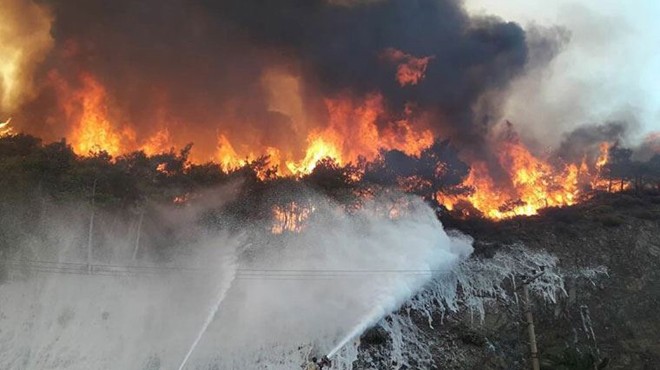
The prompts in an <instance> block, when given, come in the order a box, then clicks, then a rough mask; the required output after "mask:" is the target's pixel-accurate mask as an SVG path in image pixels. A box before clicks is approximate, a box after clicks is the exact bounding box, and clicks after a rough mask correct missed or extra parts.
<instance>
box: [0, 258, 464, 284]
mask: <svg viewBox="0 0 660 370" xmlns="http://www.w3.org/2000/svg"><path fill="white" fill-rule="evenodd" d="M5 265H6V266H7V267H9V268H10V269H13V270H24V271H25V270H26V271H33V272H41V273H63V274H77V275H100V276H137V275H159V274H163V273H168V272H173V271H183V272H195V273H213V272H215V271H216V270H213V269H209V268H205V269H203V268H194V267H186V266H137V265H135V266H121V265H106V264H87V263H80V262H55V261H36V260H8V261H6V262H5ZM451 273H452V272H451V271H446V270H430V269H428V270H412V269H409V270H403V269H402V270H391V269H390V270H387V269H380V270H366V269H365V270H346V269H343V270H339V269H326V270H324V269H317V270H311V269H254V268H239V269H237V270H236V275H235V278H236V279H243V280H333V279H338V278H363V277H365V276H367V277H368V276H383V275H384V276H391V275H407V276H437V275H445V274H451Z"/></svg>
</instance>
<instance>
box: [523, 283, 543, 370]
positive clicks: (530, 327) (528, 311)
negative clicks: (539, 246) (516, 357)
mask: <svg viewBox="0 0 660 370" xmlns="http://www.w3.org/2000/svg"><path fill="white" fill-rule="evenodd" d="M529 283H530V282H529V281H527V282H523V287H522V289H523V296H524V298H525V302H524V304H525V320H526V321H527V322H526V324H527V332H528V334H529V350H530V355H531V357H532V370H540V369H541V366H540V364H539V350H538V348H537V347H536V333H534V317H533V316H532V305H531V303H530V300H529V288H528V284H529Z"/></svg>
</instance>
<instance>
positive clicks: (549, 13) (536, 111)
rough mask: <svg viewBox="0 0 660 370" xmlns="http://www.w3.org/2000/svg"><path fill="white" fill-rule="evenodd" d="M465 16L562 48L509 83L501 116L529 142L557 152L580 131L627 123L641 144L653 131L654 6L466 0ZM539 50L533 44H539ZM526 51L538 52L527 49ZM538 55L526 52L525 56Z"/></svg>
mask: <svg viewBox="0 0 660 370" xmlns="http://www.w3.org/2000/svg"><path fill="white" fill-rule="evenodd" d="M465 4H466V7H467V8H468V9H469V11H470V13H473V14H479V13H481V12H483V11H487V12H488V13H489V14H497V15H499V16H501V17H503V18H505V19H507V20H511V21H516V22H519V23H521V24H523V25H524V27H525V30H526V31H527V36H528V40H529V41H530V42H532V41H533V39H534V37H533V35H534V33H535V31H534V29H540V30H544V31H543V32H544V33H545V34H546V37H545V38H546V39H547V36H551V35H552V34H555V39H557V40H560V41H561V42H560V44H559V46H560V48H559V49H556V48H554V47H549V48H543V49H545V50H555V51H557V53H556V55H555V57H554V58H552V59H547V58H546V60H547V61H546V63H544V64H542V65H541V68H528V69H527V70H526V72H525V73H524V74H522V76H520V77H519V78H516V79H515V81H514V82H513V83H512V84H511V88H510V89H509V91H508V93H507V96H506V98H505V99H504V101H503V104H502V112H503V114H504V115H505V116H506V118H507V119H509V120H511V121H512V122H514V123H515V124H516V125H517V127H519V129H520V131H522V132H523V134H524V135H525V137H526V139H529V140H537V141H540V142H541V144H542V145H543V146H544V147H548V146H552V147H553V148H557V147H558V146H559V145H560V143H561V141H562V140H563V136H564V135H565V134H567V133H569V132H571V131H573V130H575V129H576V128H578V127H580V126H582V125H589V124H591V123H606V122H611V121H627V122H628V124H631V125H632V124H635V125H636V127H634V128H635V130H630V131H629V132H628V133H627V136H628V137H629V138H630V139H633V140H634V141H636V142H639V141H640V139H642V138H643V136H644V135H646V134H647V133H648V132H649V131H657V130H658V128H659V126H658V118H659V117H660V95H659V94H658V93H657V89H656V87H655V86H654V84H653V82H651V81H655V80H657V71H658V67H659V66H660V59H659V58H658V56H657V53H653V52H652V51H651V49H652V48H649V47H648V46H649V45H656V44H657V43H658V42H659V41H660V38H659V37H660V32H658V26H657V22H656V21H655V16H654V15H655V14H657V13H658V10H659V7H658V4H657V3H655V2H643V3H639V4H636V6H633V7H630V6H627V4H624V3H620V2H602V1H597V0H561V1H554V2H551V3H549V2H546V1H534V0H532V1H527V0H511V1H501V2H492V1H485V0H468V1H466V2H465ZM536 44H537V43H536ZM530 49H532V50H533V49H536V47H535V46H534V45H533V44H530ZM534 54H535V52H534V51H531V52H530V56H533V55H534ZM534 65H538V64H534V63H532V64H531V66H532V67H533V66H534Z"/></svg>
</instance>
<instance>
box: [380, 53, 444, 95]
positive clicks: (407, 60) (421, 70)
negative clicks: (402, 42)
mask: <svg viewBox="0 0 660 370" xmlns="http://www.w3.org/2000/svg"><path fill="white" fill-rule="evenodd" d="M384 57H385V59H387V60H388V61H390V62H392V63H396V64H397V70H396V80H397V82H399V85H401V86H402V87H403V86H406V85H417V84H418V83H419V82H420V81H421V80H422V79H424V75H425V74H426V68H427V67H428V64H429V62H430V61H431V60H433V59H434V57H432V56H430V57H422V58H416V57H414V56H412V55H410V54H406V53H404V52H403V51H401V50H397V49H393V48H389V49H386V50H385V53H384Z"/></svg>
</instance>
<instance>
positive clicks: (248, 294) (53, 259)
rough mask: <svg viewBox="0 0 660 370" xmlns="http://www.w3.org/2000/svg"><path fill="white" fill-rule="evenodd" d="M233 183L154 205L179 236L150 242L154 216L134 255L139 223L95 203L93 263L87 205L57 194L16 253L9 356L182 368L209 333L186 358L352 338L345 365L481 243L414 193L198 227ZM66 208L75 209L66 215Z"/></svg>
mask: <svg viewBox="0 0 660 370" xmlns="http://www.w3.org/2000/svg"><path fill="white" fill-rule="evenodd" d="M223 193H227V189H222V191H216V192H215V193H214V192H209V193H207V197H210V198H215V199H216V202H215V203H209V202H200V203H199V205H198V206H194V205H190V206H187V207H183V208H181V207H173V206H167V205H161V206H159V207H155V208H153V209H155V210H157V211H152V212H157V213H158V217H159V219H161V220H176V221H175V222H169V223H167V225H168V226H167V227H166V228H167V229H169V231H168V235H170V240H171V241H174V242H173V243H174V248H171V250H165V251H163V250H159V248H158V245H157V244H158V243H155V244H154V241H159V240H162V239H161V238H159V237H158V235H157V234H158V233H157V232H156V231H154V229H149V228H146V229H143V230H146V231H145V233H144V235H142V241H141V243H144V246H145V247H144V249H143V250H141V251H140V252H139V253H138V254H137V256H138V257H137V259H134V258H133V257H132V256H133V255H134V253H133V248H134V242H135V235H134V233H126V232H117V231H114V232H113V231H112V229H113V228H114V229H121V227H117V226H116V224H115V226H114V227H113V228H110V227H107V225H109V224H106V223H104V222H102V221H101V220H103V219H104V218H108V216H112V217H110V219H112V218H114V216H113V215H104V214H102V212H100V211H97V212H98V214H97V220H99V222H98V224H97V227H98V228H99V230H97V231H96V232H95V234H94V235H95V236H96V235H99V233H101V234H104V237H103V238H102V239H101V238H98V239H97V242H96V243H97V244H96V245H95V250H94V260H93V261H92V264H91V267H90V266H89V265H88V264H87V261H86V255H87V251H86V248H85V245H86V242H87V235H86V231H87V228H86V226H87V225H86V223H87V222H88V221H89V219H88V216H89V214H88V212H89V211H90V210H89V209H88V208H82V209H81V210H79V211H72V209H65V208H64V207H63V206H61V208H59V209H57V207H56V206H53V207H54V208H51V212H49V215H50V217H48V218H47V221H45V222H44V226H45V227H44V230H47V232H46V233H45V235H46V236H45V237H39V238H37V239H39V240H29V241H28V240H22V241H21V243H19V244H20V246H19V247H18V248H17V249H16V250H15V251H14V252H13V253H12V257H11V258H8V261H7V266H6V267H7V271H6V273H7V274H6V279H5V280H4V281H3V282H2V283H0V300H2V302H0V307H1V308H0V313H1V315H0V317H1V319H0V329H1V330H0V367H3V368H12V369H32V368H53V369H90V368H94V369H117V368H134V369H149V370H153V369H170V368H178V366H180V365H181V363H182V361H183V359H184V357H185V356H186V353H187V352H188V351H189V349H191V345H192V344H193V343H194V342H195V341H196V338H200V339H199V343H198V344H197V345H196V346H194V348H192V351H190V359H189V360H188V362H187V365H186V366H185V367H184V368H186V369H194V368H198V367H200V366H201V367H204V366H206V367H211V366H215V367H214V368H219V369H225V368H226V369H230V368H237V367H242V368H255V367H257V366H263V367H265V368H269V369H291V368H295V367H297V366H299V365H300V364H302V363H303V362H304V361H305V360H306V359H307V358H308V356H311V355H316V356H321V355H323V354H328V353H329V352H330V351H331V350H332V349H333V348H334V347H335V346H337V345H338V344H340V343H341V342H342V340H343V339H345V342H346V345H345V346H342V347H341V348H340V349H339V352H338V353H337V354H336V356H334V360H335V366H336V367H337V368H346V369H350V368H351V366H352V365H351V363H352V362H353V361H354V359H355V353H356V351H357V347H356V346H357V343H358V340H359V335H360V334H361V333H362V331H363V330H364V329H366V328H368V327H370V326H372V325H375V324H377V322H378V321H380V320H381V319H382V318H383V317H384V316H386V315H388V314H389V313H391V312H393V311H395V310H397V309H398V308H399V307H400V306H401V305H402V304H403V303H404V302H405V301H406V300H408V299H410V298H411V297H412V296H414V295H415V294H416V293H417V292H419V290H420V289H422V288H423V287H424V286H425V284H427V283H428V282H430V281H431V280H432V278H433V277H434V276H438V275H439V274H440V275H441V274H443V273H446V272H449V271H450V270H451V269H452V268H453V267H455V266H456V265H457V264H458V263H459V262H460V261H462V260H464V259H465V258H467V256H468V255H469V254H470V253H471V251H472V247H471V240H470V239H469V238H468V237H460V236H454V237H449V236H448V235H447V233H445V232H444V230H443V228H442V225H441V224H440V223H439V221H437V218H436V217H435V214H434V213H433V211H432V210H431V209H430V208H429V207H428V206H427V205H426V204H424V203H423V202H422V201H421V200H419V199H418V198H415V197H410V198H407V197H404V198H403V199H405V201H403V202H402V201H401V200H400V199H399V200H398V201H397V202H393V201H392V200H391V199H386V198H383V199H375V200H372V201H370V202H369V203H367V204H365V206H364V207H362V208H361V209H360V210H359V211H355V212H351V213H347V212H346V211H345V210H344V209H343V208H341V207H340V206H338V205H337V204H335V203H333V202H332V201H330V200H328V199H326V198H325V197H323V196H321V195H312V196H311V198H308V199H306V201H308V202H310V204H313V207H314V208H313V212H312V213H311V215H310V216H309V218H308V219H307V220H306V221H305V224H304V227H303V229H302V231H301V232H299V233H298V232H284V233H282V234H279V235H275V234H273V233H272V232H271V225H270V223H269V222H263V223H262V222H252V223H250V224H249V225H246V224H237V223H236V221H235V220H230V218H226V219H223V218H220V219H218V220H216V221H214V223H213V224H214V226H213V227H209V226H208V225H207V226H200V225H201V224H200V219H201V218H203V217H202V216H203V215H204V214H205V212H208V211H209V206H208V204H212V206H213V208H215V207H220V206H222V204H223V201H222V199H225V201H228V200H230V199H231V197H230V196H227V195H224V194H223ZM209 194H210V195H209ZM306 196H309V194H308V195H306ZM218 199H220V200H218ZM204 204H207V205H204ZM65 211H66V212H69V214H70V215H71V216H73V215H78V216H79V217H71V216H70V217H67V220H66V221H63V219H62V215H63V214H64V212H65ZM117 222H119V221H117ZM127 223H130V222H127ZM75 224H77V225H79V226H80V227H75V226H74V225H75ZM46 225H47V226H46ZM173 225H176V226H173ZM172 227H175V229H174V230H172ZM101 229H103V230H101ZM150 230H151V231H150ZM146 246H150V247H146ZM101 251H103V252H101ZM90 271H91V273H90ZM209 314H211V315H210V316H209ZM209 317H210V318H211V319H212V320H211V321H210V325H208V328H205V321H207V319H208V318H209ZM356 328H357V329H356ZM352 331H353V332H355V335H350V333H351V332H352ZM347 336H348V337H347Z"/></svg>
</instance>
